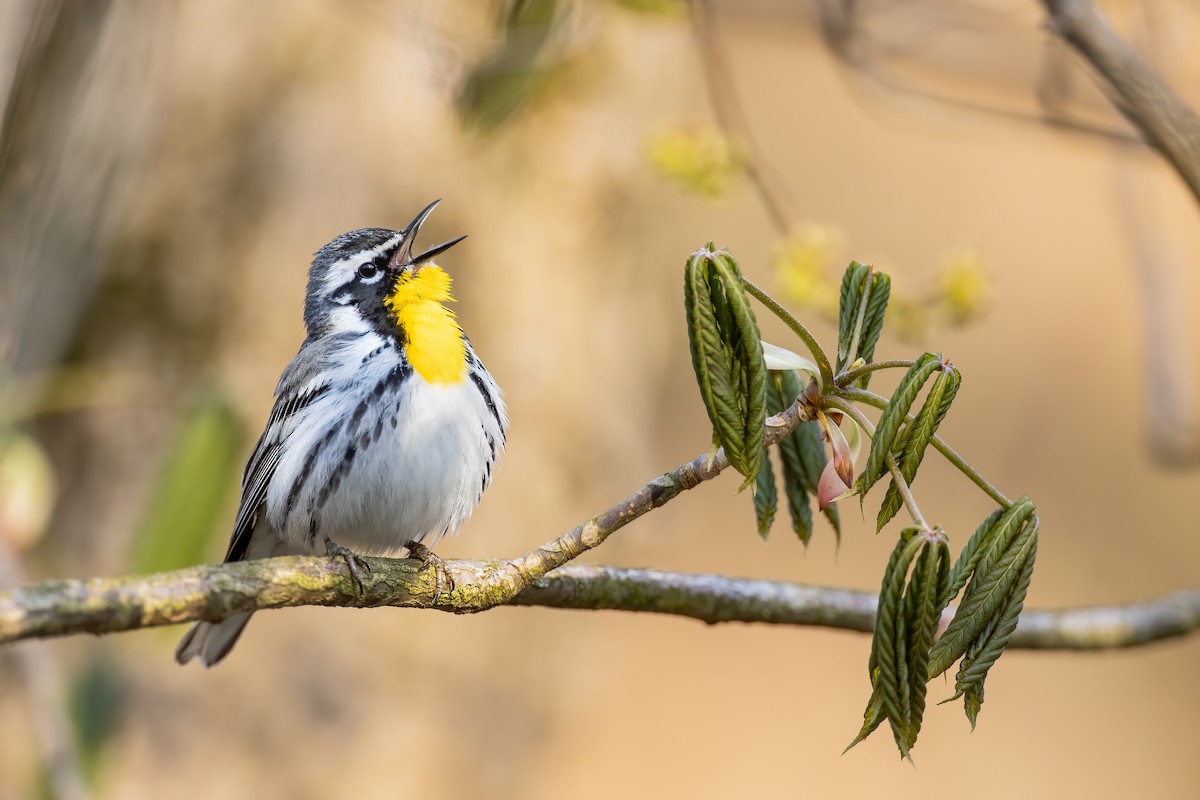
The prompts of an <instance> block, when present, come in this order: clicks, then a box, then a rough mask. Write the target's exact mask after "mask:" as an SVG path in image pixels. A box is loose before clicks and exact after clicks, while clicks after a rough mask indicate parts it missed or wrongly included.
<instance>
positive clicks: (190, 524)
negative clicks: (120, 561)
mask: <svg viewBox="0 0 1200 800" xmlns="http://www.w3.org/2000/svg"><path fill="white" fill-rule="evenodd" d="M242 439H243V435H242V426H241V424H240V423H239V422H238V419H237V416H236V414H235V413H234V411H233V408H232V406H231V405H230V404H229V402H228V401H227V400H226V398H225V397H224V396H223V395H222V394H220V393H218V392H216V391H210V392H207V393H206V394H204V395H203V396H201V397H200V398H198V399H197V400H196V401H195V402H194V403H193V404H192V406H191V408H190V409H188V410H187V412H186V413H185V414H184V416H183V418H182V419H181V420H180V422H179V425H178V428H177V429H176V432H175V436H174V439H173V441H172V443H171V445H170V448H169V449H168V450H167V453H166V457H165V464H164V465H163V466H162V468H161V470H160V472H159V478H158V481H157V484H156V485H155V487H154V489H153V491H152V493H151V495H150V500H149V503H148V504H147V507H146V509H145V512H144V514H143V517H142V521H141V524H140V526H139V527H138V532H137V534H136V535H135V538H134V554H133V559H132V561H133V564H132V566H133V569H134V571H136V572H140V573H145V572H162V571H164V570H170V569H179V568H181V567H186V566H190V565H192V564H197V563H200V562H202V561H204V560H205V557H206V554H207V550H208V543H209V541H210V540H211V538H212V536H213V533H214V532H215V531H216V530H217V529H218V528H220V529H221V531H222V533H223V534H224V532H225V528H226V526H227V525H228V515H229V507H228V503H227V501H228V499H229V497H230V496H231V493H232V492H233V490H234V489H235V488H236V487H237V483H238V474H239V472H240V467H241V463H240V460H241V456H242V455H243V454H242Z"/></svg>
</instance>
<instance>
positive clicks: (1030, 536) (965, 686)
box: [952, 517, 1038, 726]
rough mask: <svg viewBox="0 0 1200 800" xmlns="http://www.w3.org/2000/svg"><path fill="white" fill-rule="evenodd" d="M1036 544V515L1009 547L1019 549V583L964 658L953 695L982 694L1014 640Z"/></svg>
mask: <svg viewBox="0 0 1200 800" xmlns="http://www.w3.org/2000/svg"><path fill="white" fill-rule="evenodd" d="M1037 545H1038V522H1037V518H1036V517H1034V519H1033V520H1032V521H1031V522H1030V524H1029V525H1027V526H1026V527H1025V529H1024V530H1022V532H1021V534H1020V536H1018V538H1017V539H1016V540H1014V542H1013V545H1012V547H1011V548H1010V549H1011V550H1014V551H1016V555H1015V556H1014V558H1013V565H1014V569H1015V570H1017V571H1018V578H1017V581H1016V584H1015V585H1014V586H1013V589H1012V591H1011V593H1010V594H1009V595H1008V597H1007V599H1006V601H1005V603H1004V607H1003V610H1002V611H1001V613H1000V614H999V615H997V616H996V617H994V623H993V624H992V625H990V626H989V629H988V630H987V631H986V632H985V635H983V636H981V637H980V638H979V643H978V652H977V653H975V654H974V657H973V658H971V659H970V661H969V662H968V660H967V659H966V658H964V659H963V663H962V664H961V665H960V669H959V672H958V675H957V676H956V678H955V682H954V690H955V695H954V697H959V696H960V695H965V694H966V693H967V692H969V691H972V690H974V691H977V692H978V693H979V694H980V695H981V696H982V694H983V681H984V678H986V677H987V673H988V670H990V669H991V668H992V666H993V665H994V664H995V663H996V661H997V660H999V658H1000V656H1001V655H1002V654H1003V653H1004V650H1005V648H1006V647H1008V643H1009V641H1011V640H1012V636H1013V633H1014V632H1015V631H1016V629H1017V620H1018V618H1019V617H1020V615H1021V609H1022V608H1023V607H1024V605H1025V595H1026V593H1027V592H1028V591H1029V584H1030V582H1031V581H1032V580H1033V567H1034V562H1035V561H1036V560H1037ZM952 699H953V698H952ZM972 726H974V720H972Z"/></svg>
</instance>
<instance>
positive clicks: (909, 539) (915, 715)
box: [847, 528, 950, 757]
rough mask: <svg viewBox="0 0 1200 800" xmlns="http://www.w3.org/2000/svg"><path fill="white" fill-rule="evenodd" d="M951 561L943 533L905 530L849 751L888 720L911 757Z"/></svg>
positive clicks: (883, 597) (882, 598) (883, 596)
mask: <svg viewBox="0 0 1200 800" xmlns="http://www.w3.org/2000/svg"><path fill="white" fill-rule="evenodd" d="M914 562H915V563H914ZM949 562H950V554H949V548H948V546H947V544H946V536H945V534H944V533H942V532H941V531H940V530H933V531H927V530H922V529H920V528H906V529H905V530H904V531H902V532H901V534H900V540H899V541H898V542H897V543H896V547H895V549H894V550H893V551H892V556H891V558H890V559H889V560H888V565H887V570H886V571H885V572H884V577H883V585H882V587H881V589H880V592H879V605H878V608H877V611H876V615H875V636H874V638H873V639H872V641H871V659H870V662H869V664H868V667H869V671H870V674H871V699H870V701H869V702H868V703H867V710H866V712H865V713H864V714H863V726H862V729H861V730H860V731H859V734H858V736H857V737H856V738H855V740H854V741H853V742H851V743H850V747H853V746H854V745H855V744H857V743H858V742H860V741H862V740H863V739H865V738H866V737H867V736H868V735H869V734H870V733H871V732H872V731H873V730H874V729H875V728H876V727H878V726H879V725H880V723H881V722H882V721H883V719H884V718H885V717H886V718H887V719H888V721H889V722H890V723H891V727H892V734H893V736H894V738H895V740H896V745H897V747H898V748H899V749H900V753H901V755H902V756H904V757H908V755H909V752H910V751H911V750H912V747H913V745H914V744H915V743H916V741H917V734H918V733H920V730H921V721H922V718H923V717H924V713H925V691H926V689H925V684H926V682H927V680H928V660H929V652H930V644H931V642H932V641H933V635H934V632H935V631H936V629H937V623H938V618H939V616H940V614H941V609H942V604H941V603H940V596H941V594H942V593H943V591H944V587H945V581H946V579H947V576H948V574H949ZM910 566H911V567H912V575H911V577H909V567H910ZM847 749H849V747H848V748H847Z"/></svg>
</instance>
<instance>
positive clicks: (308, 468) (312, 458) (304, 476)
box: [283, 421, 342, 519]
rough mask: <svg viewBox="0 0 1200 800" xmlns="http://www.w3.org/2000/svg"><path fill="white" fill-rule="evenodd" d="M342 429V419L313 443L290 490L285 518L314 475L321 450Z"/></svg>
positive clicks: (285, 508)
mask: <svg viewBox="0 0 1200 800" xmlns="http://www.w3.org/2000/svg"><path fill="white" fill-rule="evenodd" d="M341 429H342V423H341V422H340V421H339V422H335V423H334V424H333V425H332V426H330V428H329V430H327V431H326V432H325V435H324V436H322V437H321V438H320V440H319V441H318V442H317V443H316V444H315V445H313V449H312V450H309V451H308V457H307V458H305V459H304V466H303V467H301V468H300V474H299V475H297V476H296V482H295V483H294V484H292V490H291V491H290V492H288V496H287V503H286V504H285V506H284V510H283V515H284V518H285V519H286V518H287V517H288V516H290V515H291V513H292V508H293V507H294V506H295V505H296V500H298V499H299V498H300V492H301V490H303V489H304V484H306V483H308V479H309V477H310V476H311V475H312V471H313V468H314V467H315V466H316V464H317V459H318V458H319V457H320V455H321V452H322V451H323V450H325V448H327V447H328V446H329V443H330V442H332V441H333V437H335V436H336V435H337V433H338V431H340V430H341Z"/></svg>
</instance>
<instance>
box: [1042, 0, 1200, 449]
mask: <svg viewBox="0 0 1200 800" xmlns="http://www.w3.org/2000/svg"><path fill="white" fill-rule="evenodd" d="M1043 4H1044V5H1045V6H1046V10H1047V12H1048V13H1049V15H1050V27H1051V28H1052V29H1053V30H1054V32H1055V33H1057V34H1058V36H1059V37H1061V38H1062V39H1063V40H1064V41H1065V42H1067V43H1068V44H1070V45H1071V46H1072V47H1073V48H1074V49H1075V50H1076V51H1078V52H1079V53H1080V54H1081V55H1082V56H1083V57H1084V58H1085V59H1087V61H1088V62H1089V63H1090V64H1091V65H1092V67H1093V68H1094V69H1095V71H1096V72H1097V73H1099V75H1100V76H1101V77H1102V78H1103V79H1104V81H1105V84H1106V88H1107V89H1108V91H1107V94H1108V96H1109V98H1110V99H1111V101H1112V103H1113V105H1114V106H1115V107H1116V108H1117V110H1119V111H1120V112H1121V113H1122V114H1123V115H1124V116H1125V117H1126V118H1127V119H1128V120H1129V121H1130V122H1131V123H1132V124H1133V125H1134V127H1135V128H1137V130H1138V131H1139V132H1140V133H1141V135H1142V137H1143V138H1144V139H1145V140H1146V142H1147V143H1149V144H1150V145H1151V146H1152V147H1154V149H1156V150H1158V151H1159V153H1161V154H1162V155H1163V156H1164V157H1165V158H1166V159H1167V161H1169V162H1170V163H1171V165H1172V166H1174V167H1175V171H1176V172H1177V173H1178V174H1179V176H1180V177H1181V178H1183V180H1184V182H1185V183H1186V184H1187V185H1188V188H1190V189H1191V191H1192V194H1193V196H1195V198H1196V199H1197V201H1200V117H1197V116H1196V114H1195V112H1193V111H1192V110H1191V109H1190V108H1189V107H1188V106H1187V104H1186V103H1184V102H1183V100H1181V99H1180V98H1179V96H1178V95H1177V94H1175V92H1174V91H1173V90H1172V89H1171V87H1170V86H1168V85H1167V82H1166V81H1165V80H1163V78H1162V77H1161V76H1160V75H1159V74H1158V73H1157V72H1155V71H1154V70H1153V69H1152V68H1151V67H1150V66H1149V65H1148V64H1147V63H1146V62H1145V61H1144V60H1143V59H1142V58H1141V56H1139V55H1138V53H1137V51H1136V50H1135V49H1134V48H1133V47H1132V46H1130V45H1129V44H1128V43H1127V42H1125V41H1124V40H1123V39H1121V37H1120V36H1118V35H1117V33H1116V31H1115V30H1113V28H1112V26H1111V25H1110V24H1109V22H1108V20H1107V19H1106V18H1105V17H1104V15H1103V14H1102V13H1101V12H1100V10H1099V9H1097V8H1096V6H1095V5H1093V4H1092V2H1091V0H1043ZM1118 199H1119V201H1120V202H1122V203H1123V204H1124V206H1125V209H1124V210H1125V213H1124V214H1123V215H1122V217H1121V218H1122V221H1123V222H1124V224H1125V225H1126V226H1127V228H1128V229H1129V232H1130V235H1131V237H1132V238H1133V244H1134V250H1135V254H1136V259H1137V264H1138V267H1139V269H1138V275H1139V277H1140V279H1141V283H1142V297H1143V299H1144V301H1145V303H1146V305H1147V313H1146V315H1145V320H1146V326H1147V335H1146V344H1145V350H1146V357H1145V363H1146V369H1147V371H1148V377H1149V382H1150V384H1151V387H1152V391H1151V392H1150V393H1149V406H1148V411H1149V413H1148V414H1147V421H1148V428H1149V434H1150V436H1149V438H1150V447H1151V452H1152V453H1153V455H1154V456H1155V457H1156V458H1158V460H1159V461H1160V462H1161V463H1165V464H1168V465H1171V466H1190V465H1192V464H1194V463H1196V460H1197V458H1198V457H1200V438H1198V437H1197V433H1196V422H1195V412H1194V410H1193V409H1192V407H1191V402H1192V391H1191V384H1192V382H1193V375H1194V371H1193V368H1192V364H1193V359H1191V358H1189V357H1188V356H1189V353H1188V344H1187V342H1188V337H1187V335H1186V334H1187V322H1188V312H1187V308H1186V306H1185V307H1180V306H1179V303H1180V302H1181V301H1182V298H1183V297H1185V295H1183V294H1180V293H1179V292H1178V286H1177V283H1178V281H1177V280H1171V279H1170V277H1169V274H1170V272H1171V268H1170V264H1169V259H1168V258H1167V256H1166V248H1165V247H1164V246H1162V244H1161V241H1159V237H1156V236H1154V235H1152V234H1148V233H1145V230H1146V229H1149V228H1150V227H1151V226H1152V225H1153V224H1156V223H1157V220H1156V219H1154V218H1153V217H1152V215H1150V214H1148V213H1147V212H1146V209H1145V208H1144V198H1139V201H1138V202H1130V201H1129V193H1128V192H1127V191H1121V192H1119V193H1118Z"/></svg>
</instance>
